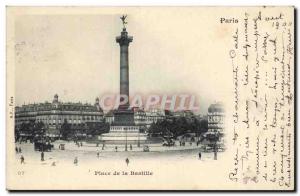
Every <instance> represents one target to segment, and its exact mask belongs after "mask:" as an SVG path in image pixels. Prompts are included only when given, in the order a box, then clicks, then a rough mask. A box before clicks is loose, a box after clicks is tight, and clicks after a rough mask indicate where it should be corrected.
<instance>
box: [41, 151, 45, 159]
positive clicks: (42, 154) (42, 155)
mask: <svg viewBox="0 0 300 196" xmlns="http://www.w3.org/2000/svg"><path fill="white" fill-rule="evenodd" d="M41 161H45V159H44V152H42V153H41Z"/></svg>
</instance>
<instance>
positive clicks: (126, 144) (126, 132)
mask: <svg viewBox="0 0 300 196" xmlns="http://www.w3.org/2000/svg"><path fill="white" fill-rule="evenodd" d="M124 129H125V151H127V127H125V128H124Z"/></svg>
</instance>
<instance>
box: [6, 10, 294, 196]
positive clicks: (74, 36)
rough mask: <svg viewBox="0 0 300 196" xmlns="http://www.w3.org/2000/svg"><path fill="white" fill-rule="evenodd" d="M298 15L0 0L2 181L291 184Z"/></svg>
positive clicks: (30, 185)
mask: <svg viewBox="0 0 300 196" xmlns="http://www.w3.org/2000/svg"><path fill="white" fill-rule="evenodd" d="M294 14H295V8H294V7H292V6H257V7H100V6H98V7H97V6H94V7H80V6H77V7H76V6H75V7H74V6H73V7H71V6H70V7H68V6H67V7H59V6H57V7H30V6H28V7H25V6H8V7H6V24H7V29H6V58H7V61H6V62H7V64H6V72H7V73H6V74H7V78H6V80H7V83H6V85H7V86H6V91H7V92H6V102H7V107H6V114H7V118H6V126H7V130H6V145H7V149H6V154H7V156H6V181H7V183H6V188H7V189H8V190H200V191H201V190H202V191H211V190H224V191H226V190H231V191H240V190H253V191H255V190H267V191H293V190H295V173H294V172H295V169H294V167H295V165H294V162H295V154H294V152H295V149H294V147H295V139H296V138H295V137H294V132H295V131H296V130H295V122H294V117H295V114H294V107H295V104H294V97H295V87H294V81H295V77H294V58H295V54H294V51H295V48H294V47H295V46H294V42H295V37H294V31H295V29H294V26H295V24H294V21H295V19H294Z"/></svg>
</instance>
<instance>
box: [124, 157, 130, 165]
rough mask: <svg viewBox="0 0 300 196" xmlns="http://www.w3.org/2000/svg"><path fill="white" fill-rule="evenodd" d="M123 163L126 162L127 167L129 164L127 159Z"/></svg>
mask: <svg viewBox="0 0 300 196" xmlns="http://www.w3.org/2000/svg"><path fill="white" fill-rule="evenodd" d="M125 162H126V164H127V166H128V164H129V159H128V158H126V160H125Z"/></svg>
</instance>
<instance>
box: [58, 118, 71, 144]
mask: <svg viewBox="0 0 300 196" xmlns="http://www.w3.org/2000/svg"><path fill="white" fill-rule="evenodd" d="M60 134H61V135H62V138H63V139H64V140H68V138H69V137H70V136H71V124H70V123H68V121H67V119H65V120H64V122H63V124H62V125H61V129H60Z"/></svg>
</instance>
